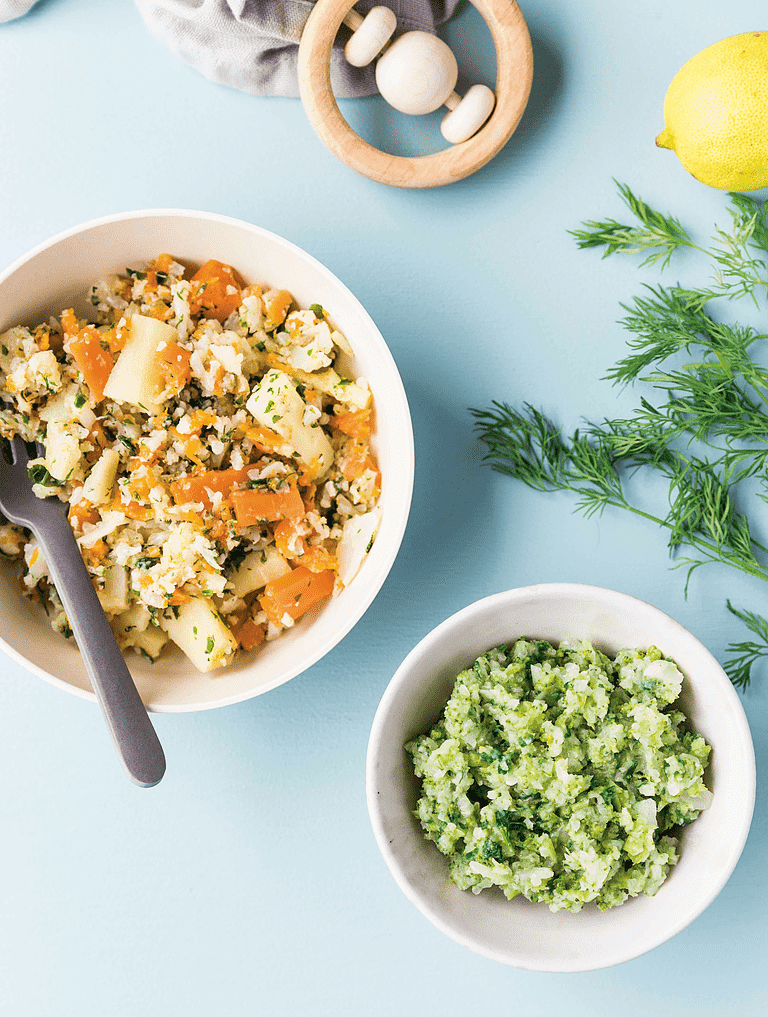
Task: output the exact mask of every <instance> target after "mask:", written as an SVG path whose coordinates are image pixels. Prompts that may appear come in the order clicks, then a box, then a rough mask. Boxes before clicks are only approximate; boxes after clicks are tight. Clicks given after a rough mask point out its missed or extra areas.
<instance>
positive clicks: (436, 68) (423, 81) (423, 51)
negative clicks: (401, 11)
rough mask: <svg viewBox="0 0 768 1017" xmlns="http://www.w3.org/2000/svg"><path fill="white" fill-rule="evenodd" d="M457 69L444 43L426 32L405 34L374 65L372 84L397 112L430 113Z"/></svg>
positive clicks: (443, 96)
mask: <svg viewBox="0 0 768 1017" xmlns="http://www.w3.org/2000/svg"><path fill="white" fill-rule="evenodd" d="M458 76H459V67H458V64H457V63H456V57H455V56H454V55H453V53H452V52H451V50H450V49H449V47H448V46H447V45H446V43H444V42H443V40H442V39H438V37H437V36H436V35H430V34H429V32H406V33H405V35H401V36H400V38H399V39H395V41H394V42H393V43H392V45H391V46H390V47H389V48H388V49H387V50H386V51H385V52H384V53H383V54H382V56H381V57H380V58H379V62H378V63H377V64H376V85H377V87H378V89H379V91H380V92H381V94H382V96H383V97H384V98H385V99H386V101H387V102H388V103H389V104H390V106H394V107H395V109H398V110H400V112H401V113H416V114H420V113H432V112H433V111H434V110H436V109H439V108H440V107H441V106H442V105H443V103H444V102H445V100H446V99H447V98H448V96H449V95H450V94H451V92H452V91H453V89H454V88H455V86H456V80H457V78H458Z"/></svg>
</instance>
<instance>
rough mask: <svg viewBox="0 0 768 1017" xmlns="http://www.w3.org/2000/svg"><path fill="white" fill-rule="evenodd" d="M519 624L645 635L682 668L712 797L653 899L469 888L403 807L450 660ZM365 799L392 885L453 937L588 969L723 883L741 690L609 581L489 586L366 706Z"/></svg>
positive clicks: (500, 638)
mask: <svg viewBox="0 0 768 1017" xmlns="http://www.w3.org/2000/svg"><path fill="white" fill-rule="evenodd" d="M520 636H531V637H534V638H541V639H547V640H549V641H551V642H554V643H557V642H559V641H560V640H562V639H565V638H566V637H568V636H579V637H582V638H586V639H589V640H591V641H592V642H593V643H595V645H596V646H598V648H600V649H602V650H604V651H606V652H608V653H615V652H617V651H618V650H620V649H622V648H623V647H640V648H645V647H647V646H649V645H650V644H655V645H656V646H658V647H659V648H660V649H661V651H662V652H663V653H664V654H665V655H666V656H669V657H671V658H672V659H673V660H674V661H675V662H676V663H677V664H678V665H679V667H680V668H681V670H682V671H683V673H684V675H685V682H684V685H683V692H682V696H681V699H680V700H679V702H680V703H681V705H682V709H683V710H684V711H685V713H686V714H687V716H688V718H689V719H690V721H691V724H692V725H693V727H694V728H695V730H697V731H698V732H699V733H700V734H702V735H704V737H705V738H706V739H707V741H708V742H709V743H710V745H712V748H713V751H712V758H711V764H710V767H709V770H708V773H707V778H706V779H707V785H708V787H709V788H710V790H712V791H713V793H714V800H713V802H712V805H711V807H710V808H709V809H707V810H706V811H705V812H704V813H702V815H701V816H700V817H699V818H698V819H697V820H696V822H695V823H693V824H691V825H690V826H688V827H686V828H685V829H684V830H683V832H682V834H681V838H680V840H681V857H680V861H679V862H678V864H677V865H676V866H675V867H674V868H673V869H672V871H671V873H670V875H669V876H668V878H667V880H666V882H665V883H664V884H663V885H662V887H661V889H660V890H659V891H658V893H657V894H656V896H655V897H637V898H634V899H632V900H629V901H627V902H625V903H624V904H622V905H620V906H619V907H616V908H613V909H611V910H609V911H606V912H601V911H599V910H598V909H597V907H596V906H594V905H591V906H587V907H585V908H584V909H583V910H582V911H580V912H579V913H577V914H571V913H567V912H560V913H559V914H553V913H552V912H550V911H549V909H548V908H547V907H546V906H545V905H544V904H532V903H530V902H529V901H527V900H525V899H523V898H522V897H517V898H515V899H514V900H512V901H507V900H506V899H505V898H504V896H503V895H502V893H501V891H499V890H496V889H494V890H484V891H483V892H482V893H480V894H478V895H475V894H473V893H471V892H469V891H462V890H459V889H458V888H457V887H456V886H454V885H453V883H451V882H450V880H449V878H448V863H447V859H446V858H445V857H443V855H441V854H440V853H439V852H438V850H437V848H436V847H435V845H434V844H433V843H432V842H431V841H427V840H426V839H425V837H424V835H423V833H422V831H421V827H420V825H419V822H418V820H417V819H416V818H415V817H414V815H413V810H414V808H415V807H416V801H417V798H418V797H419V788H418V782H417V780H416V778H415V777H414V774H413V765H412V761H411V759H410V757H409V756H408V755H407V753H406V752H405V750H404V748H403V746H404V744H405V743H406V742H407V741H408V740H409V739H411V738H412V737H413V736H414V735H416V734H420V733H422V732H424V731H428V730H429V728H430V727H431V726H432V725H433V724H434V722H435V721H436V720H437V718H438V716H439V714H440V711H441V710H442V707H443V705H444V704H445V702H446V700H447V699H448V696H449V695H450V691H451V689H452V687H453V682H454V679H455V677H456V675H457V674H458V673H459V671H461V670H463V669H464V668H467V667H469V666H471V664H472V662H473V661H474V660H475V659H476V658H477V657H478V656H479V655H480V654H481V653H483V652H484V651H485V650H488V649H490V648H491V647H494V646H498V645H500V644H502V643H507V642H510V641H511V640H514V639H515V638H517V637H520ZM367 794H368V809H369V812H370V816H371V821H372V823H373V829H374V833H375V835H376V840H377V841H378V844H379V848H380V849H381V852H382V854H383V855H384V859H385V861H386V863H387V865H388V866H389V869H390V871H391V872H392V875H393V876H394V877H395V879H396V880H397V882H398V884H399V886H400V888H401V889H402V890H403V891H404V893H405V894H406V895H407V896H408V897H409V899H410V900H411V901H412V902H413V903H414V904H415V905H416V907H417V908H419V910H420V911H422V912H423V913H424V914H425V915H426V916H427V918H429V920H430V921H431V922H433V923H434V924H435V925H436V926H437V927H438V928H439V929H441V930H442V931H443V932H445V933H446V934H447V935H448V936H450V937H451V938H452V939H455V940H456V941H457V942H458V943H461V944H463V945H464V946H467V947H469V948H470V949H471V950H474V951H476V952H477V953H480V954H483V955H485V956H486V957H490V958H492V959H493V960H497V961H501V962H502V963H504V964H510V965H512V966H514V967H518V968H528V969H531V970H536V971H588V970H591V969H594V968H602V967H608V966H609V965H612V964H619V963H621V962H622V961H626V960H629V959H630V958H632V957H637V956H639V955H640V954H642V953H645V952H646V951H647V950H651V949H653V947H655V946H658V945H659V944H660V943H663V942H665V940H667V939H669V938H670V937H671V936H674V935H675V933H677V932H680V930H681V929H683V928H684V927H685V926H686V925H688V923H689V922H691V921H692V920H693V919H694V918H695V917H696V916H697V915H699V914H700V913H701V912H702V911H703V910H704V908H705V907H707V905H708V904H710V903H711V902H712V901H713V900H714V898H715V897H716V896H717V894H718V893H719V892H720V890H721V889H722V888H723V886H724V885H725V882H726V880H727V879H728V877H729V876H730V874H731V872H732V871H733V868H734V866H735V865H736V862H737V861H738V858H739V855H740V854H741V850H742V848H743V846H744V842H745V840H746V838H747V833H748V830H749V824H750V820H751V818H752V808H753V805H754V799H755V757H754V751H753V748H752V739H751V736H750V733H749V726H748V724H747V720H746V717H745V715H744V710H743V709H742V706H741V703H740V702H739V699H738V695H737V693H736V692H735V691H734V689H733V686H732V685H731V683H730V682H729V681H728V678H727V677H726V675H725V673H724V671H723V670H722V668H721V667H720V665H719V664H718V663H717V661H716V660H715V658H714V657H713V656H712V654H711V653H710V652H709V651H708V650H707V649H706V648H705V647H704V646H702V644H701V643H700V642H699V641H698V639H696V638H695V637H694V636H692V635H691V633H690V632H688V631H687V630H686V629H684V628H683V626H682V625H680V624H679V623H678V622H676V621H674V620H673V619H672V618H670V617H669V616H668V615H666V614H664V613H663V612H662V611H659V610H658V609H657V608H655V607H651V606H650V605H649V604H645V603H643V602H642V601H640V600H636V599H635V598H634V597H630V596H627V595H626V594H623V593H616V592H614V591H612V590H605V589H600V588H598V587H594V586H581V585H577V584H560V583H551V584H545V585H541V586H529V587H524V588H522V589H518V590H510V591H508V592H506V593H499V594H496V595H494V596H491V597H487V598H485V599H484V600H480V601H478V602H477V603H475V604H471V605H470V606H469V607H467V608H465V609H464V610H463V611H459V612H458V614H455V615H453V616H452V617H451V618H448V619H447V621H444V622H443V623H442V624H441V625H438V627H437V628H436V629H434V630H433V631H432V632H430V633H429V635H427V636H426V637H425V638H424V639H423V640H422V641H421V642H420V643H419V644H418V646H416V648H415V649H414V650H412V651H411V653H410V654H409V655H408V657H406V659H405V661H404V662H403V664H402V665H401V667H400V668H399V669H398V671H397V672H396V674H395V676H394V678H393V679H392V681H391V683H390V684H389V686H388V688H387V690H386V692H385V693H384V697H383V699H382V701H381V704H380V705H379V708H378V711H377V713H376V716H375V719H374V722H373V728H372V731H371V737H370V743H369V747H368V764H367Z"/></svg>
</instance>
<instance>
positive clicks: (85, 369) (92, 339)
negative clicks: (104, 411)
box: [69, 325, 115, 400]
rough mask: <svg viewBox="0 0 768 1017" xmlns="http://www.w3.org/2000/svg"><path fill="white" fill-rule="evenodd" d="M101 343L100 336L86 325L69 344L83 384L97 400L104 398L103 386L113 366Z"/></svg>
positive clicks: (107, 351)
mask: <svg viewBox="0 0 768 1017" xmlns="http://www.w3.org/2000/svg"><path fill="white" fill-rule="evenodd" d="M101 341H102V337H101V334H100V333H99V332H97V331H96V329H95V328H92V327H91V326H90V325H86V326H85V328H84V329H81V330H80V332H78V334H77V335H76V336H75V338H74V339H72V340H71V341H70V344H69V349H70V352H71V353H72V356H73V357H74V359H75V363H76V364H77V366H78V367H79V368H80V371H81V373H82V375H83V378H84V379H85V384H86V385H87V386H88V388H89V389H90V390H91V392H92V393H93V395H94V396H95V398H96V399H99V400H101V399H103V398H104V386H105V385H106V384H107V379H108V378H109V376H110V374H111V373H112V368H113V367H114V366H115V362H114V360H113V359H112V357H111V356H110V353H109V350H105V349H104V348H103V347H102V345H101Z"/></svg>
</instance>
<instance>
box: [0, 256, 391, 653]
mask: <svg viewBox="0 0 768 1017" xmlns="http://www.w3.org/2000/svg"><path fill="white" fill-rule="evenodd" d="M90 303H91V305H92V308H93V311H92V314H91V315H90V318H91V320H90V321H86V320H83V319H79V318H76V317H75V315H74V312H73V310H72V309H71V308H70V309H67V310H65V311H63V312H62V314H61V315H60V317H59V318H58V319H56V318H51V320H50V321H49V322H47V323H44V324H40V325H38V326H37V327H26V326H23V325H19V326H16V327H13V328H11V329H9V330H8V331H6V332H5V333H4V334H3V335H2V336H0V385H1V386H2V408H1V409H0V433H1V434H2V435H3V436H4V437H5V438H10V437H12V436H14V435H16V434H19V435H21V437H22V438H23V439H24V440H25V441H38V442H41V443H42V444H43V445H44V446H45V456H44V457H42V458H39V459H37V460H35V461H34V462H32V463H30V467H29V472H30V476H31V478H32V480H33V482H34V490H35V493H36V494H37V495H38V496H39V497H52V496H53V497H58V498H59V499H60V500H61V501H63V502H66V503H68V512H69V519H70V523H71V525H72V529H73V531H74V533H75V536H76V538H77V541H78V544H79V546H80V550H81V553H82V556H83V560H84V561H85V564H86V566H87V568H88V571H89V573H90V575H91V577H92V580H93V582H94V585H95V586H96V588H97V591H98V594H99V599H100V601H101V603H102V606H103V608H104V610H105V612H106V613H107V616H108V618H109V619H110V624H111V626H112V629H113V631H114V633H115V636H116V638H117V641H118V644H119V645H120V646H121V648H123V649H127V648H129V647H132V648H133V649H134V650H136V651H137V652H141V653H143V654H145V655H147V656H149V657H150V658H153V659H154V658H156V657H157V656H158V655H159V654H160V653H161V651H162V649H163V647H164V645H165V644H166V642H168V641H169V640H171V641H173V642H174V643H176V644H177V645H178V646H180V647H181V649H182V650H183V651H184V653H186V655H187V656H188V657H189V659H190V660H191V661H192V663H193V664H194V665H195V666H196V667H197V668H198V669H199V670H201V671H211V670H213V669H215V668H220V667H223V666H225V665H227V664H230V663H231V662H232V660H233V659H234V657H235V654H236V653H237V651H238V649H239V648H241V649H245V650H251V649H253V648H255V647H256V646H258V645H259V644H260V643H262V642H263V641H265V640H271V639H274V638H276V637H277V636H279V635H280V634H281V633H282V632H283V631H284V630H285V629H286V628H290V627H291V626H292V625H293V624H294V623H295V622H296V620H297V619H299V618H300V617H301V616H302V615H303V614H304V613H305V612H306V611H307V610H308V609H309V608H310V607H312V606H313V605H314V604H316V603H318V602H321V601H322V600H323V599H324V598H326V597H327V596H330V595H332V594H333V593H338V592H339V590H341V589H342V588H343V587H344V586H345V585H347V584H348V583H349V582H350V581H351V579H352V578H353V576H354V575H355V573H356V572H357V570H358V569H359V567H360V565H361V563H362V561H363V559H364V557H365V555H366V554H367V552H368V551H369V550H370V547H371V544H372V542H373V540H374V537H375V534H376V531H377V528H378V525H379V520H380V510H379V508H378V500H379V495H380V483H381V478H380V474H379V471H378V466H377V463H376V458H375V455H374V453H373V451H372V449H371V435H372V432H373V406H372V401H371V393H370V391H369V388H368V385H367V383H366V381H365V379H363V378H353V377H349V376H347V375H348V373H349V369H348V370H347V372H345V371H344V366H345V365H348V364H349V363H350V358H351V354H352V349H351V348H350V345H349V343H348V341H347V339H346V338H345V337H344V336H343V335H342V334H341V333H340V332H339V331H338V330H337V329H336V328H335V327H334V326H333V324H332V322H331V321H330V320H329V318H328V316H327V315H326V312H325V310H324V308H322V307H321V306H319V305H317V304H313V305H311V307H309V308H308V309H298V308H296V306H295V303H294V301H293V298H292V296H291V294H290V293H288V292H286V291H285V290H277V289H274V288H270V287H263V286H260V285H247V286H246V285H243V284H242V282H241V281H240V280H239V278H238V277H237V275H236V273H235V271H234V270H233V269H232V268H231V267H230V266H227V265H223V264H221V263H220V262H218V261H209V262H207V263H206V264H205V265H204V266H203V267H202V268H201V269H199V270H198V271H197V272H195V273H194V274H192V275H191V276H190V275H189V274H188V272H187V270H186V269H185V267H184V266H183V265H182V264H180V263H179V262H177V261H175V260H174V259H173V257H171V256H170V255H168V254H162V255H160V256H159V257H157V258H156V259H155V260H154V261H151V262H149V264H148V265H147V266H146V267H145V268H142V269H127V270H126V274H125V275H115V276H110V277H109V278H106V279H104V280H101V281H99V282H97V283H96V285H94V286H93V287H92V290H91V293H90ZM0 552H1V553H2V554H3V555H4V556H7V557H9V558H14V559H17V560H18V559H21V560H22V561H23V565H24V572H23V579H22V583H23V589H24V592H25V593H26V594H27V595H28V596H30V597H31V598H32V599H34V600H36V601H38V602H40V603H42V604H43V606H44V607H45V608H46V611H47V612H48V614H49V617H50V620H51V624H52V625H53V627H54V628H55V629H57V630H59V631H60V632H62V633H63V634H65V635H67V636H69V635H71V630H70V628H69V624H68V622H67V619H66V616H65V614H64V611H63V609H62V606H61V602H60V600H59V598H58V596H57V594H56V590H55V588H54V586H53V584H52V583H51V581H50V578H49V574H48V568H47V565H46V562H45V560H44V558H43V555H42V553H41V550H40V548H39V547H38V545H37V541H36V540H35V538H34V537H33V536H32V535H31V534H30V533H29V531H26V530H23V529H21V528H20V527H16V526H13V525H11V524H9V523H7V522H6V521H5V520H3V519H2V517H0Z"/></svg>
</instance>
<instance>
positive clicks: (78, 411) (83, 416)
mask: <svg viewBox="0 0 768 1017" xmlns="http://www.w3.org/2000/svg"><path fill="white" fill-rule="evenodd" d="M78 394H80V386H79V385H74V384H72V385H67V386H65V387H64V388H63V389H62V390H61V392H57V393H56V395H55V396H53V397H52V398H51V399H49V400H48V402H47V403H46V404H45V406H43V407H42V408H41V410H40V413H39V416H40V419H41V420H44V421H45V422H46V424H49V423H50V422H51V421H52V420H58V421H60V422H61V423H63V424H69V423H71V422H72V421H73V420H77V421H78V422H79V423H81V424H82V425H83V426H84V427H90V425H91V423H92V422H93V420H94V414H93V410H92V409H91V408H90V406H89V405H88V402H87V401H85V402H83V405H82V406H80V407H78V406H76V405H75V400H76V399H77V397H78ZM81 401H82V399H81Z"/></svg>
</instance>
